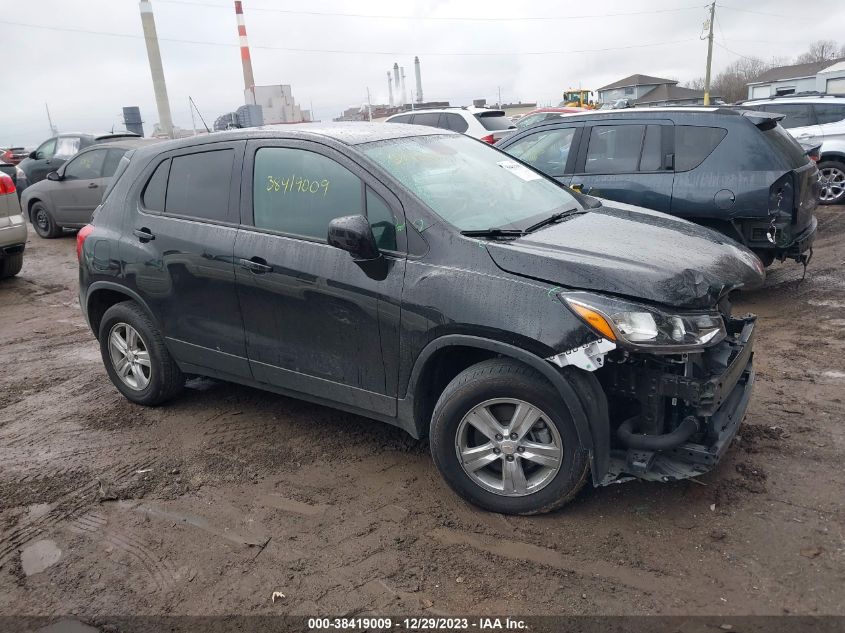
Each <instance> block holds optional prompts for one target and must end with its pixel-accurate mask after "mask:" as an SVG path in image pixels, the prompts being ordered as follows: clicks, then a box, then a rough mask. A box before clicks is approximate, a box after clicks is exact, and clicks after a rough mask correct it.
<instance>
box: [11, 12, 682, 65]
mask: <svg viewBox="0 0 845 633" xmlns="http://www.w3.org/2000/svg"><path fill="white" fill-rule="evenodd" d="M0 24H6V25H9V26H20V27H24V28H30V29H40V30H47V31H60V32H63V33H82V34H85V35H102V36H107V37H125V38H130V39H139V40H143V39H144V36H143V35H134V34H131V33H113V32H108V31H91V30H88V29H76V28H70V27H59V26H42V25H40V24H24V23H23V22H10V21H8V20H0ZM158 40H159V41H160V42H176V43H179V44H193V45H199V46H223V47H226V48H231V47H238V46H240V44H238V43H227V42H208V41H199V40H185V39H180V38H173V37H159V38H158ZM691 41H693V40H692V39H684V40H673V41H666V42H654V43H650V44H631V45H630V46H611V47H607V48H584V49H568V50H561V51H496V52H488V51H482V52H468V51H455V52H435V51H432V52H427V53H421V52H419V51H415V52H411V53H409V52H405V51H350V50H343V49H331V48H295V47H287V46H262V45H260V44H258V45H256V44H252V45H251V48H258V49H263V50H271V51H284V52H288V53H330V54H339V55H393V56H402V55H425V56H427V57H518V56H534V55H570V54H572V53H603V52H606V51H621V50H630V49H636V48H651V47H655V46H667V45H670V44H683V43H686V42H691Z"/></svg>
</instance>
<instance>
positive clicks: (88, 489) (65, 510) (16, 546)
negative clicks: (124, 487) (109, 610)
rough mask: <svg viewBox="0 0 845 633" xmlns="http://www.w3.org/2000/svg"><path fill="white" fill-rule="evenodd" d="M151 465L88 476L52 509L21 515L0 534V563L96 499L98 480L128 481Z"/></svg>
mask: <svg viewBox="0 0 845 633" xmlns="http://www.w3.org/2000/svg"><path fill="white" fill-rule="evenodd" d="M149 467H151V463H150V462H149V461H144V462H138V463H131V464H126V465H123V466H120V467H118V468H117V469H115V470H113V471H112V472H111V473H106V474H103V475H101V476H100V477H99V478H98V479H93V480H89V481H88V482H87V483H85V484H84V485H82V486H79V487H77V488H75V489H74V490H72V491H71V492H69V493H67V494H65V495H62V496H61V497H60V498H59V499H57V500H56V501H55V502H54V503H53V505H54V507H53V509H51V510H50V511H49V512H47V513H45V514H44V515H42V516H40V517H36V518H34V519H24V520H23V521H22V522H19V523H18V524H17V525H16V526H15V527H14V528H13V529H12V530H10V531H9V532H7V533H5V534H2V535H0V567H2V566H3V565H5V564H6V563H7V562H8V560H9V559H10V558H11V557H12V556H13V555H15V554H17V552H18V550H20V549H21V548H22V547H23V546H25V545H26V544H27V543H28V542H29V541H31V540H33V539H35V538H37V537H39V536H41V535H42V534H44V533H45V532H46V531H47V530H49V529H50V528H52V527H54V526H56V525H57V524H59V523H61V522H63V521H69V520H73V519H75V518H76V517H78V516H79V515H80V514H82V513H83V512H84V511H85V509H86V508H88V507H89V506H91V505H92V504H94V503H95V502H96V500H97V491H98V489H99V488H100V486H101V484H100V481H101V480H103V479H107V480H109V481H111V482H114V484H115V485H120V484H121V483H123V482H126V481H128V480H129V479H130V478H131V477H132V475H134V474H135V472H136V471H138V470H141V469H144V468H149Z"/></svg>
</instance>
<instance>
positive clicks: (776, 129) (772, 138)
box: [763, 125, 810, 169]
mask: <svg viewBox="0 0 845 633" xmlns="http://www.w3.org/2000/svg"><path fill="white" fill-rule="evenodd" d="M763 136H765V137H766V141H767V142H768V143H769V145H771V147H772V149H774V151H775V152H776V153H778V154H780V155H782V156H783V157H784V158H785V159H786V161H787V162H788V163H789V166H790V167H791V168H792V169H795V168H796V167H801V166H802V165H805V164H806V163H807V161H808V160H810V159H809V158H808V157H807V155H806V154H805V153H804V148H803V147H801V145H800V144H799V143H798V141H796V140H795V139H794V138H793V137H792V135H791V134H790V133H789V132H787V131H786V130H785V129H783V126H781V125H775V126H773V127H771V128H769V129H768V130H764V131H763Z"/></svg>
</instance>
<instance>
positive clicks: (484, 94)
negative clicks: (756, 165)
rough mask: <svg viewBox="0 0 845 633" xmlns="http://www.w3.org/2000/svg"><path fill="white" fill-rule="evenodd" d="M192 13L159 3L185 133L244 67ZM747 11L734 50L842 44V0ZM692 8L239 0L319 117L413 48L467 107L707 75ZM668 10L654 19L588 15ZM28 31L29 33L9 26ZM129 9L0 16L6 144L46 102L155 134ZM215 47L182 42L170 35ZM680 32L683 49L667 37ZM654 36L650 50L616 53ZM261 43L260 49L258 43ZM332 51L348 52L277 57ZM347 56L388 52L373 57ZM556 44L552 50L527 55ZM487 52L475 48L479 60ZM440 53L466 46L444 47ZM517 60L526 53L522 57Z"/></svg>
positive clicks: (216, 19)
mask: <svg viewBox="0 0 845 633" xmlns="http://www.w3.org/2000/svg"><path fill="white" fill-rule="evenodd" d="M184 1H185V2H195V3H199V4H203V5H217V6H216V7H215V6H193V5H190V4H180V3H173V2H164V1H163V0H152V4H153V7H154V11H155V17H156V23H157V28H158V33H159V37H160V38H162V41H161V50H162V59H163V63H164V69H165V75H166V80H167V87H168V92H169V96H170V103H171V109H172V112H173V118H174V121H175V123H176V124H177V125H179V126H182V127H190V124H191V117H190V111H189V108H188V96H191V97H193V98H194V100H195V101H196V103H197V105H198V107H199V108H200V110H201V111H202V113H203V115H204V116H205V118H206V121H207V122H208V123H209V125H210V124H211V123H212V121H213V119H214V118H215V117H216V116H218V115H219V114H222V113H223V112H227V111H230V110H232V109H234V108H235V107H237V106H238V105H240V104H241V103H242V101H243V76H242V72H241V64H240V56H239V53H238V48H237V46H238V38H237V29H236V22H235V16H234V8H233V6H232V3H230V2H227V1H225V0H184ZM730 4H731V5H735V6H736V7H738V8H742V9H745V11H738V10H729V9H727V8H717V15H718V20H717V24H716V36H717V38H718V39H719V40H720V41H721V42H723V43H725V44H726V45H727V46H728V48H730V49H731V50H733V51H736V52H737V53H740V54H742V55H748V56H758V57H763V58H769V57H773V56H784V57H794V56H795V55H797V54H799V53H800V52H802V51H803V50H804V49H806V48H807V47H808V46H809V44H810V43H811V42H812V41H814V40H816V39H821V38H831V39H836V40H839V41H841V40H842V39H843V37H842V35H841V33H840V29H839V28H838V27H839V26H840V25H841V24H843V23H845V3H835V4H834V6H831V3H830V2H826V1H824V0H806V1H805V2H804V3H803V5H802V15H811V16H812V15H824V16H825V19H823V20H815V19H811V20H790V19H784V18H782V17H776V16H773V15H760V14H757V13H751V12H750V11H758V12H762V13H768V14H781V15H793V14H794V2H793V0H744V1H743V2H742V3H739V2H736V1H734V2H731V3H730ZM695 5H696V3H695V2H692V1H691V0H690V1H689V2H685V1H684V0H676V1H675V2H670V0H663V2H662V3H661V4H660V5H655V3H654V2H651V1H649V0H607V1H606V2H602V3H588V2H579V3H574V2H570V3H560V2H557V1H552V0H534V1H533V2H530V3H514V2H512V1H508V2H502V1H493V0H491V1H488V2H481V1H474V2H466V1H463V2H458V0H411V1H408V2H402V3H396V2H395V1H393V0H373V1H370V2H366V3H346V2H340V1H339V0H314V1H313V2H310V3H308V4H299V5H291V4H289V3H284V4H282V3H274V2H272V1H271V0H244V10H245V14H246V24H247V30H248V34H249V39H250V43H251V45H252V47H253V49H252V57H253V65H254V70H255V78H256V81H257V82H258V83H259V84H272V83H285V84H291V85H292V86H293V94H294V96H295V98H296V99H297V100H298V101H299V103H300V104H301V105H302V107H304V108H308V107H310V104H311V103H313V106H314V109H315V110H316V114H317V116H318V117H320V118H322V119H324V120H326V119H331V118H332V117H334V116H337V115H338V114H339V113H340V112H341V111H342V110H343V109H344V108H346V107H349V106H352V105H358V104H362V103H364V102H365V101H366V89H367V87H369V88H370V91H371V94H372V97H373V101H374V102H379V101H380V102H386V101H387V79H386V72H387V70H388V69H389V68H391V67H392V66H393V63H394V61H396V62H398V63H399V64H400V65H401V66H404V67H405V74H406V84H407V86H408V88H409V89H410V88H412V87H413V84H414V77H413V57H414V55H419V56H420V60H421V62H422V75H423V91H424V95H425V98H426V99H427V100H448V101H451V102H452V103H453V104H456V105H460V104H467V103H469V102H470V101H471V100H472V99H474V98H486V99H488V101H495V100H496V98H497V91H498V90H499V89H501V93H502V98H503V99H504V100H506V101H517V100H522V101H537V102H540V103H544V104H548V103H557V102H558V101H559V100H560V97H561V93H562V91H563V90H565V89H566V88H568V87H576V86H579V85H580V86H582V87H585V88H593V89H595V88H597V87H599V86H601V85H604V84H607V83H610V82H612V81H615V80H616V79H620V78H622V77H624V76H627V75H630V74H632V73H637V72H639V73H644V74H649V75H657V76H666V77H673V78H677V79H679V80H681V81H685V80H687V79H692V78H694V77H700V76H702V75H703V74H704V62H705V56H706V43H705V42H703V41H701V40H700V39H699V35H700V34H701V31H702V23H703V21H704V19H705V18H706V11H705V10H704V8H703V7H702V6H700V5H697V6H695ZM283 7H284V8H295V10H296V9H300V10H307V11H312V12H346V13H350V12H359V13H366V14H368V15H397V14H400V15H407V16H416V18H417V19H411V20H393V19H387V18H384V17H380V18H377V17H369V18H351V17H336V16H319V15H296V14H285V13H279V12H274V11H260V10H259V9H262V8H265V9H267V8H269V9H280V8H283ZM657 9H672V10H671V11H667V12H663V13H650V14H642V15H627V16H615V17H613V16H607V17H591V18H588V19H577V18H578V16H584V15H596V14H604V15H607V14H612V13H635V12H641V11H654V10H657ZM529 16H548V17H549V18H551V17H553V16H562V17H565V18H567V19H564V20H554V19H544V20H522V21H520V20H516V19H509V20H507V21H481V20H474V21H449V20H423V19H420V18H422V17H445V18H451V17H470V18H495V17H504V18H518V17H529ZM3 20H6V21H12V22H17V23H22V24H30V25H36V26H38V27H42V28H29V27H24V26H16V25H10V24H7V23H3V22H2V21H3ZM51 29H82V30H89V31H100V32H109V33H118V34H126V35H132V36H134V37H115V36H108V35H94V34H86V33H79V32H68V31H61V30H51ZM141 36H142V32H141V21H140V17H139V12H138V4H137V2H135V1H132V0H129V1H124V0H119V1H118V0H89V1H87V2H85V3H68V2H65V1H61V0H28V1H27V2H24V3H17V4H15V10H14V11H13V12H5V13H4V14H3V15H0V39H2V41H3V44H4V50H5V51H6V53H7V55H6V59H5V60H4V65H3V78H4V79H3V83H4V86H5V90H4V108H3V116H2V119H0V146H2V145H3V144H11V143H16V144H21V143H22V144H26V145H35V144H37V143H38V142H39V141H41V140H43V139H45V138H46V137H47V135H48V132H49V130H48V126H47V117H46V114H45V111H44V104H45V103H49V106H50V111H51V114H52V115H53V118H54V122H55V123H56V124H57V125H58V126H59V128H60V129H61V130H64V131H69V130H91V131H100V130H108V129H110V128H111V127H112V126H113V125H115V126H117V127H119V126H120V125H121V123H120V121H121V119H120V112H121V108H122V107H123V106H127V105H137V106H139V107H140V108H141V114H142V117H143V118H144V120H145V122H146V129H147V130H149V131H151V130H152V125H153V123H155V122H156V121H157V120H158V115H157V112H156V109H155V100H154V95H153V91H152V81H151V79H150V74H149V67H148V65H147V57H146V51H145V47H144V42H143V39H141ZM176 39H179V40H190V41H194V42H215V43H217V44H218V45H203V44H191V43H186V42H176V41H171V40H176ZM679 40H683V43H674V44H672V43H669V42H677V41H679ZM642 44H655V46H650V47H647V48H646V47H644V48H629V49H625V50H606V51H598V52H575V51H580V50H587V49H590V50H595V49H613V48H617V47H626V46H635V45H642ZM264 47H268V48H264ZM269 47H277V48H298V49H326V50H327V49H331V50H341V51H353V52H347V53H317V52H293V51H283V50H273V49H271V48H269ZM354 51H384V52H388V53H390V54H386V55H374V54H364V53H355V52H354ZM540 51H560V53H558V54H554V55H527V54H524V53H532V52H540ZM482 52H483V53H493V55H474V54H473V53H482ZM447 53H461V54H459V55H448V54H447ZM520 53H522V54H520ZM735 59H736V56H735V55H734V54H732V53H729V52H727V51H725V50H724V49H722V48H716V49H715V51H714V72H718V70H720V69H721V68H723V67H724V66H726V65H728V64H729V63H731V62H732V61H734V60H735Z"/></svg>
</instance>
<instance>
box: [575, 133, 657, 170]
mask: <svg viewBox="0 0 845 633" xmlns="http://www.w3.org/2000/svg"><path fill="white" fill-rule="evenodd" d="M644 131H645V126H644V125H597V126H595V127H593V128H592V129H591V130H590V144H589V146H588V148H587V163H586V165H585V166H584V171H585V172H586V173H588V174H625V173H632V172H635V171H637V165H638V164H639V162H640V151H641V150H642V147H643V132H644Z"/></svg>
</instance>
